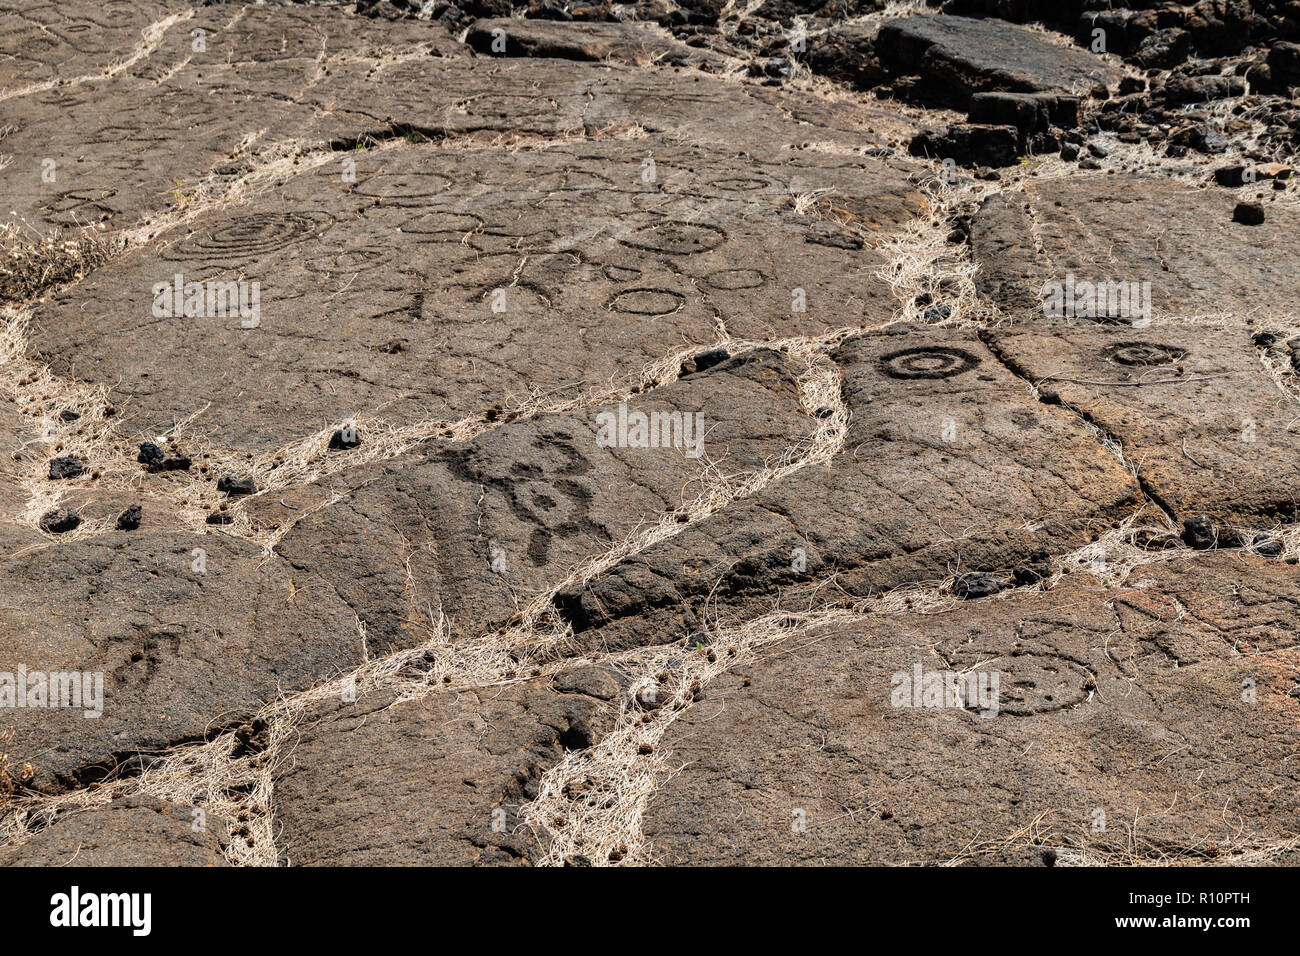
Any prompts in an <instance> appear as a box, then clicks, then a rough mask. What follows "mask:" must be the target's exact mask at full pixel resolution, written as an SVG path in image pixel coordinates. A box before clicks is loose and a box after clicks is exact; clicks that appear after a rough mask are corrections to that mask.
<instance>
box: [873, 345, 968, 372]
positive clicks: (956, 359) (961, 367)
mask: <svg viewBox="0 0 1300 956" xmlns="http://www.w3.org/2000/svg"><path fill="white" fill-rule="evenodd" d="M979 364H980V360H979V359H978V358H976V357H975V356H974V355H972V354H971V353H970V352H967V351H966V350H965V349H959V348H953V347H951V346H945V345H927V346H918V347H916V348H910V349H901V350H900V351H897V352H890V353H889V354H888V355H885V356H882V357H881V359H880V369H881V371H882V372H884V373H885V374H886V375H888V376H889V377H890V378H931V379H934V378H952V377H953V376H954V375H961V374H962V373H964V372H969V371H970V370H971V369H973V368H976V367H977V366H978V365H979Z"/></svg>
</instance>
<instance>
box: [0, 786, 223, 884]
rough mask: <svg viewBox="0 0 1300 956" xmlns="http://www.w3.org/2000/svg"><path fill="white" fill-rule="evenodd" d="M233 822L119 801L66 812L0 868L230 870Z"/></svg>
mask: <svg viewBox="0 0 1300 956" xmlns="http://www.w3.org/2000/svg"><path fill="white" fill-rule="evenodd" d="M228 830H229V823H228V822H227V821H225V820H223V819H221V818H220V817H217V816H214V815H212V814H210V813H207V812H206V811H203V810H200V809H198V808H195V807H187V806H182V805H179V804H175V803H168V802H166V801H165V800H159V799H157V798H156V797H146V796H132V797H118V798H117V799H114V800H112V801H111V802H109V803H107V804H104V805H103V806H99V807H93V808H91V809H88V810H79V811H74V812H68V813H64V814H62V815H61V816H59V817H57V818H56V819H55V820H54V822H53V823H51V824H50V825H49V826H48V827H46V828H45V829H44V830H41V831H39V832H38V833H36V834H35V835H34V836H32V837H31V839H29V840H27V841H26V842H25V843H23V844H21V845H19V846H16V847H12V848H10V849H5V850H0V866H95V867H100V866H226V865H227V863H226V859H225V857H224V856H223V855H222V847H223V844H224V840H225V839H226V834H227V832H228Z"/></svg>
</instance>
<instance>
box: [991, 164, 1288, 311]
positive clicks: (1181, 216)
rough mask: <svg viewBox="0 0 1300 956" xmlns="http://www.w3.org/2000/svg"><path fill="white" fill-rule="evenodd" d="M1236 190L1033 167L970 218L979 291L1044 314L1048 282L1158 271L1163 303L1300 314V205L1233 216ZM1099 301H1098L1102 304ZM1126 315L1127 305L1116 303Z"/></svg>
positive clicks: (1156, 287)
mask: <svg viewBox="0 0 1300 956" xmlns="http://www.w3.org/2000/svg"><path fill="white" fill-rule="evenodd" d="M1236 201H1237V200H1236V199H1235V198H1233V197H1232V196H1231V195H1229V194H1226V193H1224V192H1223V191H1220V190H1213V189H1192V188H1189V187H1187V186H1184V185H1181V184H1179V183H1176V182H1171V181H1170V180H1167V179H1166V180H1156V179H1149V178H1143V177H1137V176H1127V175H1116V176H1093V177H1086V178H1085V177H1070V178H1054V179H1044V180H1036V179H1030V180H1029V181H1028V182H1027V184H1026V186H1025V189H1024V191H1023V193H1007V194H1003V195H999V196H995V197H993V198H992V199H989V200H988V201H987V202H985V203H984V205H983V206H982V207H981V209H980V210H979V212H978V213H977V214H976V215H975V216H974V218H973V220H972V222H971V248H972V250H973V255H974V258H975V261H976V262H977V263H978V264H979V267H980V272H979V274H978V276H977V278H976V282H977V284H978V285H979V288H980V291H981V292H983V293H984V294H985V295H988V296H989V297H990V298H992V299H993V301H994V302H995V303H996V304H997V305H998V307H999V308H1001V309H1002V310H1003V311H1004V312H1006V313H1007V314H1008V315H1009V316H1011V317H1012V318H1025V319H1026V320H1032V319H1033V318H1034V315H1035V313H1037V315H1038V317H1040V318H1041V317H1042V314H1043V313H1042V302H1043V285H1044V283H1048V282H1057V283H1062V284H1064V283H1065V281H1066V277H1067V275H1069V274H1071V273H1072V274H1073V275H1074V277H1075V281H1076V282H1084V281H1086V282H1092V283H1096V282H1116V283H1118V282H1129V283H1133V282H1136V283H1143V282H1147V283H1150V294H1151V302H1152V305H1153V307H1154V311H1155V313H1156V314H1157V315H1162V314H1163V315H1167V316H1172V317H1189V316H1223V317H1227V318H1229V319H1231V320H1233V321H1234V322H1237V323H1242V322H1245V321H1246V320H1247V319H1251V318H1253V319H1255V320H1257V321H1258V322H1259V323H1260V325H1261V326H1268V325H1272V324H1275V323H1276V324H1277V325H1280V326H1283V327H1285V326H1287V325H1289V324H1294V323H1295V322H1296V321H1297V314H1298V313H1297V306H1296V301H1297V298H1300V248H1297V246H1296V244H1295V243H1294V242H1292V241H1291V239H1290V237H1292V236H1294V235H1295V234H1296V232H1297V230H1300V213H1298V212H1297V211H1296V209H1295V207H1293V206H1283V205H1281V204H1279V203H1275V202H1268V203H1266V204H1265V207H1266V210H1267V218H1266V219H1265V221H1264V223H1263V224H1262V225H1259V226H1245V225H1242V224H1240V223H1236V222H1233V221H1232V210H1233V206H1234V205H1235V203H1236ZM1099 311H1100V310H1099ZM1112 317H1114V318H1117V319H1123V318H1126V316H1120V315H1114V316H1112Z"/></svg>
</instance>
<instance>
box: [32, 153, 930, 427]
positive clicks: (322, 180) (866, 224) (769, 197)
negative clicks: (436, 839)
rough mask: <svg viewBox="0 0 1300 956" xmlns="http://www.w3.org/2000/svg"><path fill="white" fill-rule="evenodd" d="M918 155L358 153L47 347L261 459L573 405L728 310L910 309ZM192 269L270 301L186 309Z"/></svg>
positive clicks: (55, 305) (118, 278)
mask: <svg viewBox="0 0 1300 956" xmlns="http://www.w3.org/2000/svg"><path fill="white" fill-rule="evenodd" d="M648 156H649V157H652V158H653V160H654V166H653V176H651V177H649V178H650V179H651V180H652V181H650V182H646V181H645V180H644V179H643V172H644V170H646V169H647V168H650V167H647V166H646V165H645V160H646V158H647V157H648ZM344 159H347V160H348V161H349V162H355V182H348V181H344V179H343V178H342V177H343V172H344V166H343V161H344ZM909 171H910V167H908V166H906V165H904V164H901V163H886V162H883V161H880V160H875V159H870V158H864V157H854V158H846V157H838V156H829V155H824V154H816V153H806V154H801V155H800V156H799V157H798V158H797V159H794V160H791V158H790V157H788V156H787V155H779V154H769V155H767V156H766V157H765V158H763V159H762V160H758V159H754V160H750V161H746V162H744V163H737V162H733V161H732V160H731V159H729V158H725V157H723V156H721V155H720V154H718V153H716V152H714V151H712V150H708V149H702V148H696V147H689V146H678V145H675V144H671V143H668V142H666V141H663V140H643V141H636V142H618V141H614V142H592V143H587V144H579V143H575V144H568V145H557V146H555V147H554V148H550V149H535V150H526V151H511V150H507V149H503V148H494V147H485V148H471V149H440V148H438V146H437V145H436V144H429V143H426V144H424V145H423V146H421V145H413V146H409V147H408V148H404V149H400V150H392V151H387V150H385V151H378V150H377V151H374V152H366V151H356V152H351V153H348V154H346V156H342V155H341V156H340V159H339V161H338V162H332V163H329V164H328V165H326V166H323V167H321V168H320V169H317V170H315V171H313V172H310V173H305V174H303V175H300V176H298V177H295V178H293V179H291V180H290V181H289V182H287V183H286V184H285V185H284V186H283V187H282V188H280V189H279V190H276V191H275V192H272V193H268V194H265V195H263V196H259V197H257V198H256V199H254V200H252V201H250V202H249V203H248V204H246V205H242V206H237V207H234V208H231V209H228V210H223V211H220V212H217V213H214V214H212V215H210V216H207V217H204V218H203V219H202V220H201V221H199V222H198V223H196V224H195V225H194V226H193V227H192V228H191V229H189V230H188V231H187V232H186V233H185V234H176V233H173V234H171V235H169V237H168V240H167V242H166V244H160V245H158V246H157V247H152V246H151V247H148V248H142V249H140V250H138V251H135V252H130V253H128V254H126V255H125V256H123V257H122V258H120V259H118V260H116V261H114V262H112V263H110V264H108V265H106V266H104V267H102V268H101V269H99V270H97V271H96V272H94V273H92V274H91V275H90V276H88V277H87V279H86V280H85V281H84V282H83V283H80V284H79V285H78V287H77V289H76V292H75V294H69V295H67V296H64V297H62V298H61V299H59V300H57V301H54V302H51V303H49V304H48V305H45V306H42V307H41V308H39V309H38V310H37V311H36V312H35V314H34V317H33V334H32V343H33V347H34V351H35V354H36V355H37V356H38V358H39V359H40V360H42V361H48V362H49V363H50V364H51V365H52V367H53V368H54V369H55V371H56V372H57V373H59V374H66V375H74V376H76V377H78V378H87V379H91V380H94V381H102V382H113V383H115V388H114V396H115V399H119V400H120V404H121V406H122V410H123V415H122V419H121V420H122V426H121V430H122V433H123V434H124V435H127V436H130V435H136V436H139V437H138V440H149V439H151V438H152V437H153V436H154V435H157V434H159V433H161V432H164V431H166V430H167V429H170V428H171V427H172V426H173V425H174V424H175V423H176V422H178V421H181V420H184V419H185V418H187V417H189V416H192V415H195V414H196V413H197V414H198V417H197V418H196V419H195V421H194V422H193V423H192V424H191V425H189V426H187V427H186V434H187V435H189V436H194V437H197V438H199V439H201V440H202V441H203V442H206V443H209V444H211V445H214V446H217V447H220V448H226V449H233V450H237V451H246V452H258V451H265V450H267V449H268V448H270V447H274V446H278V445H283V444H285V443H287V442H290V441H292V440H294V439H297V438H301V437H305V436H306V435H309V434H311V433H313V432H316V431H318V430H320V429H322V428H325V427H327V426H329V427H338V425H339V424H341V423H342V422H343V421H345V420H350V419H351V418H352V417H353V416H357V415H360V416H362V417H370V416H376V417H380V418H382V419H384V420H386V421H388V422H390V423H393V424H398V425H402V424H411V423H413V422H419V421H425V420H429V419H434V420H445V419H456V418H459V417H461V416H465V415H469V414H471V413H474V412H482V411H484V410H485V409H488V408H493V407H495V408H497V409H498V410H501V409H502V408H503V407H504V408H509V407H512V406H515V405H519V404H522V403H524V402H525V401H527V400H528V399H529V398H530V397H532V396H533V395H538V394H546V395H548V396H550V397H551V400H552V401H558V400H560V399H562V398H564V397H575V396H577V395H579V394H581V393H583V392H584V391H587V390H589V389H590V388H592V387H599V386H602V385H607V384H609V383H614V384H615V385H618V384H622V385H623V386H624V387H628V386H630V385H631V384H633V383H635V382H637V381H639V380H640V377H641V369H642V367H643V366H645V365H647V364H649V363H651V362H653V361H655V360H658V359H661V358H663V357H664V356H666V355H670V354H672V353H673V352H674V351H676V350H677V349H680V348H683V347H689V346H690V345H692V344H694V345H698V346H700V347H704V346H705V345H707V344H708V343H709V342H711V341H714V340H715V339H716V338H717V337H718V335H719V334H720V329H719V323H720V322H721V323H722V324H724V325H725V327H726V331H727V332H728V333H730V334H731V335H734V336H737V337H741V338H748V339H756V338H769V337H771V338H776V337H784V336H790V335H807V334H818V333H821V332H825V331H828V330H830V329H834V328H839V327H842V326H844V325H846V324H849V325H853V324H878V323H880V322H883V321H887V320H888V318H889V317H890V315H892V313H893V310H894V308H895V307H896V302H895V300H894V299H893V297H892V296H891V295H890V294H889V291H888V287H887V286H886V285H885V283H884V282H883V280H881V279H880V278H879V277H878V276H877V275H876V273H877V272H878V271H879V270H880V268H881V267H882V266H883V264H884V257H883V255H882V254H881V253H880V252H878V251H877V250H876V249H874V248H873V247H872V242H873V241H874V237H875V236H877V235H879V236H884V235H889V234H891V233H892V232H894V231H896V230H897V229H899V228H901V227H902V225H903V224H904V223H906V222H907V221H909V220H910V219H911V218H912V217H913V216H914V215H915V214H916V213H917V212H919V211H920V209H921V208H922V207H921V203H920V197H919V195H918V194H917V193H916V192H915V191H914V189H913V187H912V186H911V184H910V183H909V182H908V179H907V175H908V172H909ZM819 189H828V190H833V191H835V192H836V193H837V194H839V196H840V197H842V198H839V199H837V202H838V203H839V204H840V205H841V206H843V207H844V208H845V209H846V210H847V212H846V214H845V216H846V219H845V224H841V223H839V222H828V221H825V220H823V219H821V218H819V217H815V216H813V215H800V214H799V213H798V212H796V210H795V209H794V197H796V196H800V195H805V194H807V193H812V192H815V191H817V190H819ZM864 237H865V238H864ZM177 275H180V276H181V277H182V288H183V287H184V285H185V284H188V283H200V284H202V283H208V282H212V283H238V282H244V283H245V286H244V289H245V300H244V301H245V304H246V305H249V307H250V308H249V309H246V310H245V312H243V313H241V312H239V310H238V308H237V307H235V306H232V305H231V303H232V302H234V301H235V298H237V296H231V295H229V294H228V295H227V298H226V300H225V301H226V303H227V306H226V308H225V309H224V313H223V314H213V313H216V312H222V311H223V310H222V309H221V308H220V304H219V303H216V305H215V306H214V307H208V306H204V307H203V308H202V310H201V311H202V312H203V313H204V314H201V315H197V316H196V315H189V316H186V315H179V316H177V315H173V314H168V313H173V312H175V311H176V308H175V304H174V302H175V300H174V298H173V296H172V295H170V294H169V293H168V292H167V291H166V289H165V288H164V289H163V292H162V293H161V295H162V297H163V298H162V304H161V306H160V305H159V302H158V299H159V293H156V292H155V289H157V288H162V287H166V286H169V285H170V286H173V287H174V285H175V282H176V280H175V277H176V276H177ZM846 276H850V277H852V279H853V281H852V283H849V284H846V282H845V277H846ZM254 282H256V283H258V294H259V303H260V304H259V305H258V309H257V315H256V320H257V322H258V323H259V324H258V325H257V327H256V328H245V327H244V325H245V322H246V321H252V320H253V319H252V316H253V313H252V311H251V302H252V299H251V295H252V287H251V283H254ZM196 288H199V289H200V291H203V290H206V289H207V288H208V287H207V286H206V285H200V286H196ZM796 289H802V290H803V295H802V301H801V304H803V305H804V306H805V308H804V310H803V311H796V310H795V303H796V298H797V296H796V293H795V290H796ZM200 299H201V300H203V301H205V302H206V299H204V297H203V296H200ZM183 301H184V300H183V298H182V304H183ZM198 301H199V300H196V303H197V302H198ZM215 301H216V300H214V302H215ZM160 311H161V312H162V313H163V314H161V315H160V314H159V312H160Z"/></svg>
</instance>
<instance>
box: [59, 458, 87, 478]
mask: <svg viewBox="0 0 1300 956" xmlns="http://www.w3.org/2000/svg"><path fill="white" fill-rule="evenodd" d="M85 470H86V466H85V465H83V464H82V463H81V462H80V461H78V460H77V459H76V458H69V457H68V456H66V455H61V456H59V457H58V458H52V459H51V460H50V480H51V481H58V480H59V479H61V478H76V477H77V476H78V475H80V474H83V473H84V472H85Z"/></svg>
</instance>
